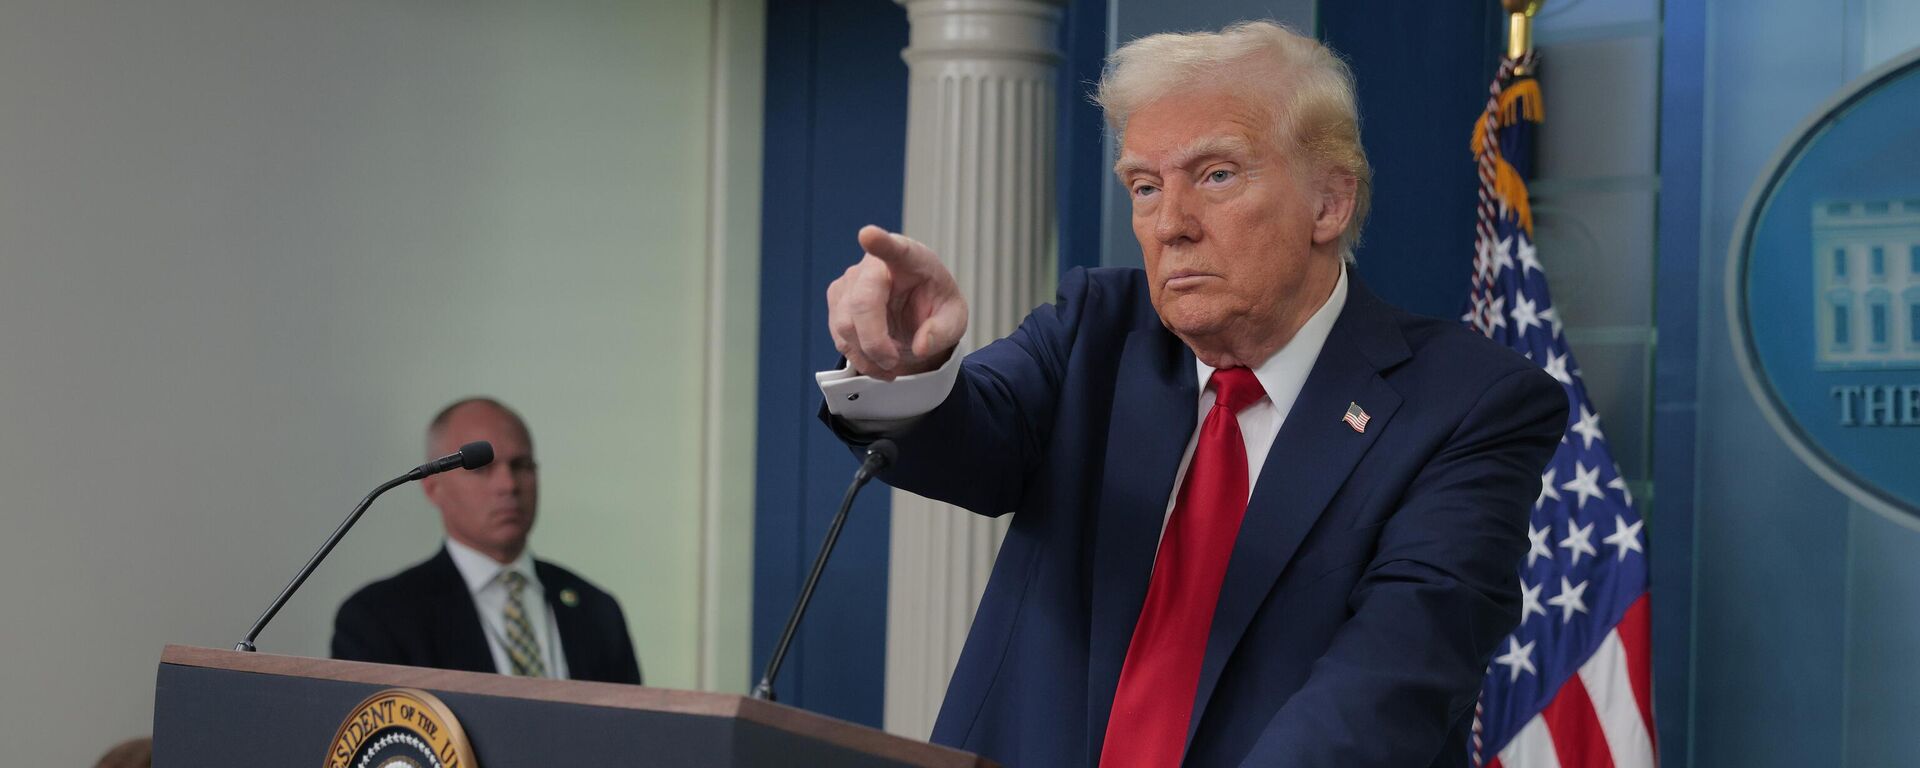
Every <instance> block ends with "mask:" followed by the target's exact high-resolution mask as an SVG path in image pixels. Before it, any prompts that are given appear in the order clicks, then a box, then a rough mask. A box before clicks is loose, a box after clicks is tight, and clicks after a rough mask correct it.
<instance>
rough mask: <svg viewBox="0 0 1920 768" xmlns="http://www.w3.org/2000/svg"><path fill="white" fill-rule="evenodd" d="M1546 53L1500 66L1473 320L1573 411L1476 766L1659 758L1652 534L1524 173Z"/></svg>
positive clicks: (1517, 767) (1537, 508)
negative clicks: (1533, 366)
mask: <svg viewBox="0 0 1920 768" xmlns="http://www.w3.org/2000/svg"><path fill="white" fill-rule="evenodd" d="M1534 59H1535V57H1534V55H1533V54H1531V53H1529V54H1527V55H1526V56H1525V57H1524V58H1522V59H1520V60H1514V59H1506V60H1505V61H1503V62H1502V63H1501V65H1500V72H1499V74H1498V75H1496V76H1495V77H1494V81H1493V86H1492V88H1491V95H1490V96H1489V98H1488V99H1487V109H1486V111H1485V112H1484V113H1483V114H1482V115H1481V116H1480V119H1479V121H1478V122H1477V123H1476V124H1475V125H1474V130H1473V149H1474V154H1475V156H1476V158H1477V159H1478V161H1479V170H1480V210H1479V223H1478V227H1477V229H1476V232H1475V242H1474V245H1475V255H1474V262H1473V287H1472V291H1471V295H1470V297H1469V301H1468V308H1467V312H1466V315H1465V316H1464V317H1463V318H1462V319H1463V320H1464V321H1466V323H1467V324H1468V325H1470V326H1472V327H1473V328H1474V329H1475V330H1478V331H1480V332H1481V333H1484V334H1486V335H1487V336H1488V337H1489V338H1492V339H1494V340H1496V341H1500V342H1503V343H1505V344H1506V345H1508V346H1510V347H1512V348H1513V349H1515V350H1517V351H1519V352H1522V353H1524V354H1526V356H1527V357H1528V358H1530V359H1532V360H1533V361H1534V362H1537V363H1539V364H1540V365H1541V367H1543V368H1545V369H1546V371H1547V373H1550V374H1552V375H1553V377H1554V378H1555V379H1558V380H1559V381H1560V384H1561V385H1562V386H1563V387H1565V388H1566V391H1567V398H1568V400H1569V402H1570V404H1571V405H1572V412H1571V413H1570V414H1569V415H1568V418H1567V433H1566V436H1565V437H1563V438H1561V441H1560V446H1559V448H1558V450H1556V451H1555V452H1554V454H1553V462H1552V463H1550V464H1548V465H1547V469H1546V471H1545V472H1544V473H1543V474H1541V476H1540V496H1539V498H1538V499H1536V500H1535V501H1534V505H1533V518H1532V521H1531V523H1530V525H1529V526H1528V527H1529V530H1528V533H1527V535H1528V538H1529V539H1531V542H1532V546H1531V549H1530V551H1529V552H1528V553H1527V559H1526V561H1525V562H1524V563H1522V564H1521V571H1520V581H1521V591H1522V601H1523V605H1522V608H1521V619H1520V626H1519V627H1518V628H1516V629H1515V630H1514V631H1513V634H1512V635H1511V636H1509V637H1508V638H1507V639H1506V640H1505V641H1504V642H1502V643H1501V645H1500V649H1499V650H1498V651H1497V652H1496V653H1495V656H1494V659H1493V663H1492V664H1491V665H1489V667H1488V670H1487V679H1486V682H1485V684H1484V687H1483V688H1482V689H1481V693H1480V703H1479V706H1478V707H1477V708H1476V709H1475V714H1474V724H1473V739H1472V742H1471V743H1470V745H1469V749H1470V750H1471V751H1472V758H1473V764H1474V765H1476V766H1503V767H1504V768H1604V767H1607V766H1619V767H1620V768H1628V767H1629V766H1648V767H1651V766H1653V765H1654V764H1655V759H1656V758H1655V752H1654V727H1653V686H1652V675H1651V673H1650V671H1649V667H1650V659H1651V654H1650V652H1649V649H1648V642H1649V633H1648V620H1647V551H1646V547H1645V541H1646V538H1645V535H1644V533H1643V531H1642V529H1641V526H1642V522H1641V518H1640V515H1638V514H1637V513H1635V512H1634V509H1633V496H1632V494H1630V493H1628V491H1627V482H1626V480H1625V479H1624V478H1622V477H1621V476H1620V467H1619V465H1617V464H1615V463H1614V461H1613V452H1612V451H1611V450H1609V449H1608V447H1607V439H1606V437H1605V436H1603V435H1602V434H1601V432H1600V417H1599V415H1598V414H1596V413H1594V410H1593V401H1592V400H1590V399H1589V398H1588V397H1587V388H1586V385H1585V384H1583V383H1582V382H1581V380H1580V367H1579V366H1578V365H1577V364H1575V363H1574V361H1573V352H1572V351H1571V350H1570V349H1569V348H1568V346H1567V340H1566V337H1565V335H1564V334H1563V333H1562V328H1561V322H1560V318H1559V317H1558V316H1557V315H1556V314H1555V313H1554V309H1553V302H1552V300H1551V299H1550V298H1549V297H1548V293H1547V276H1546V273H1545V272H1544V271H1542V270H1541V268H1540V261H1539V258H1538V256H1537V254H1536V253H1535V251H1534V245H1533V214H1532V209H1531V207H1530V206H1529V204H1528V201H1527V183H1526V182H1527V177H1528V172H1529V171H1530V170H1531V158H1532V151H1531V150H1532V145H1533V131H1534V126H1535V125H1536V124H1537V123H1539V122H1540V120H1541V118H1542V108H1541V100H1540V84H1539V82H1538V81H1537V80H1534V79H1533V78H1532V77H1529V76H1525V75H1517V74H1516V72H1525V73H1531V72H1534V71H1536V70H1535V68H1534V63H1535V61H1534Z"/></svg>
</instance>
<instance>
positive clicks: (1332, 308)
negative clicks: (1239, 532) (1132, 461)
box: [814, 264, 1347, 515]
mask: <svg viewBox="0 0 1920 768" xmlns="http://www.w3.org/2000/svg"><path fill="white" fill-rule="evenodd" d="M1346 305H1347V270H1346V266H1345V265H1344V264H1343V265H1341V268H1340V278H1339V279H1338V280H1336V281H1335V282H1334V284H1333V293H1332V295H1330V296H1328V297H1327V300H1326V302H1325V303H1324V304H1321V305H1320V309H1319V310H1317V311H1315V312H1314V313H1313V316H1312V317H1309V318H1307V322H1306V324H1305V325H1302V326H1300V330H1299V331H1297V332H1295V333H1294V335H1293V339H1292V340H1290V341H1288V342H1287V344H1286V346H1284V347H1281V348H1280V351H1278V352H1275V353H1273V356H1272V357H1269V358H1267V359H1266V361H1265V362H1262V363H1260V364H1259V365H1258V366H1255V367H1254V369H1253V376H1254V378H1256V379H1259V380H1260V387H1261V388H1262V389H1265V390H1266V391H1267V396H1266V397H1263V398H1261V399H1260V400H1259V401H1258V402H1255V403H1254V404H1252V405H1249V406H1247V407H1245V408H1242V409H1240V413H1239V421H1240V437H1241V439H1242V440H1245V441H1246V445H1247V493H1248V494H1252V493H1253V487H1254V483H1256V482H1258V481H1259V479H1260V468H1261V467H1262V466H1263V465H1265V464H1266V463H1267V453H1268V452H1269V451H1271V450H1272V449H1273V441H1274V439H1275V438H1277V437H1279V436H1280V427H1281V425H1282V424H1284V423H1286V420H1287V411H1290V410H1292V409H1293V401H1294V400H1295V399H1298V398H1299V397H1300V390H1301V388H1303V387H1305V386H1306V383H1307V374H1308V373H1311V372H1312V371H1313V363H1314V361H1315V360H1318V359H1319V358H1320V348H1321V347H1324V346H1326V343H1327V334H1329V333H1331V332H1332V331H1333V321H1334V320H1337V319H1339V317H1340V310H1341V309H1343V308H1345V307H1346ZM960 358H961V355H960V353H959V351H958V350H955V352H954V355H953V356H952V357H951V358H948V359H947V363H946V365H943V366H941V367H940V369H939V370H937V371H928V372H926V373H921V374H915V375H912V376H902V377H900V378H898V379H895V380H893V381H891V382H886V381H881V380H879V379H874V378H871V377H867V376H861V375H858V374H855V373H854V372H853V370H852V369H851V368H844V369H841V370H838V371H821V372H819V373H816V374H814V381H815V382H816V383H818V384H819V385H820V393H821V394H822V395H825V396H826V400H827V411H828V412H829V413H832V414H833V415H835V416H838V417H840V418H841V419H844V420H846V422H847V423H848V424H849V425H851V426H852V427H853V428H854V429H857V430H860V431H862V432H891V431H894V430H898V429H902V428H904V427H907V426H911V425H912V424H913V422H915V421H917V420H918V419H919V418H920V417H921V416H924V415H926V414H927V412H929V411H932V410H933V409H934V408H937V407H939V405H940V404H941V403H943V402H945V401H946V399H947V395H948V394H949V393H951V392H952V391H953V382H954V379H955V378H956V377H957V376H958V375H959V371H960ZM1194 368H1195V370H1196V372H1197V373H1198V374H1199V377H1198V381H1199V383H1200V399H1199V402H1198V403H1196V404H1195V408H1196V409H1197V410H1198V412H1199V419H1197V420H1196V421H1195V422H1194V430H1193V434H1191V435H1189V436H1187V450H1186V453H1185V454H1183V455H1182V456H1181V457H1180V469H1179V470H1178V471H1177V472H1175V474H1174V476H1173V495H1172V496H1171V497H1169V498H1168V499H1167V514H1169V515H1171V514H1172V513H1173V505H1174V502H1175V501H1176V500H1178V499H1179V496H1180V482H1181V481H1182V480H1184V479H1185V478H1186V476H1187V463H1188V462H1189V461H1192V460H1193V449H1194V446H1195V444H1196V441H1198V440H1199V438H1200V425H1201V424H1202V423H1205V422H1206V420H1207V410H1208V409H1210V408H1212V407H1213V400H1214V394H1213V391H1212V390H1210V389H1208V388H1207V382H1208V380H1209V379H1211V378H1212V377H1213V367H1212V366H1209V365H1207V364H1206V363H1202V362H1200V361H1199V360H1195V361H1194Z"/></svg>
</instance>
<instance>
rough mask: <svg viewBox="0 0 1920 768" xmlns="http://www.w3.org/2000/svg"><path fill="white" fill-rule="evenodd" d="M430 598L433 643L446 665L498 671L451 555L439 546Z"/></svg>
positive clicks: (477, 615)
mask: <svg viewBox="0 0 1920 768" xmlns="http://www.w3.org/2000/svg"><path fill="white" fill-rule="evenodd" d="M434 573H435V584H434V591H435V592H436V594H435V595H434V600H433V611H434V616H433V619H434V620H433V632H434V638H433V641H434V644H435V645H436V646H437V647H439V648H441V649H442V653H443V654H444V656H443V658H444V659H445V662H446V666H447V668H448V669H459V670H466V671H469V672H498V671H500V670H499V669H497V668H495V667H494V664H493V650H492V649H491V648H490V647H488V646H487V630H486V629H485V628H484V627H482V626H481V625H480V611H479V609H478V608H476V607H475V606H474V604H473V595H472V594H469V593H468V592H467V583H466V581H464V580H463V579H461V578H460V569H459V568H458V567H455V566H454V564H453V556H452V555H450V554H447V550H446V549H445V548H442V549H441V550H440V554H439V555H437V556H435V557H434Z"/></svg>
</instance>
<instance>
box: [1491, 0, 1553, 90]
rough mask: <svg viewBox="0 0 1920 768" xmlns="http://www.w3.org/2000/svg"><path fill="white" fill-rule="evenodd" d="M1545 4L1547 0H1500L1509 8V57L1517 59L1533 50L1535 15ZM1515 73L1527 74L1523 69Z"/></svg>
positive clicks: (1504, 6)
mask: <svg viewBox="0 0 1920 768" xmlns="http://www.w3.org/2000/svg"><path fill="white" fill-rule="evenodd" d="M1545 4H1546V0H1500V6H1501V7H1502V8H1505V9H1506V10H1507V58H1510V59H1516V60H1517V59H1519V58H1520V57H1522V56H1525V55H1527V51H1531V50H1533V15H1534V14H1536V13H1539V12H1540V6H1542V5H1545ZM1513 73H1514V74H1516V75H1524V74H1527V73H1526V71H1525V70H1522V69H1515V70H1514V71H1513Z"/></svg>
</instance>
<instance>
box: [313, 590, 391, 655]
mask: <svg viewBox="0 0 1920 768" xmlns="http://www.w3.org/2000/svg"><path fill="white" fill-rule="evenodd" d="M386 627H387V624H386V622H384V621H381V619H380V617H379V616H378V615H377V613H376V612H375V611H374V609H373V607H372V606H371V605H370V601H369V600H368V599H367V596H366V594H365V593H360V594H356V595H354V596H352V597H349V598H347V601H346V602H344V603H341V604H340V612H339V613H337V614H335V616H334V619H333V647H332V650H331V655H332V656H333V658H336V659H344V660H347V661H371V662H375V663H378V664H405V663H407V662H406V659H404V658H402V654H401V653H400V647H399V645H397V644H396V643H395V642H394V637H393V634H392V633H391V632H389V631H387V629H386Z"/></svg>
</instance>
